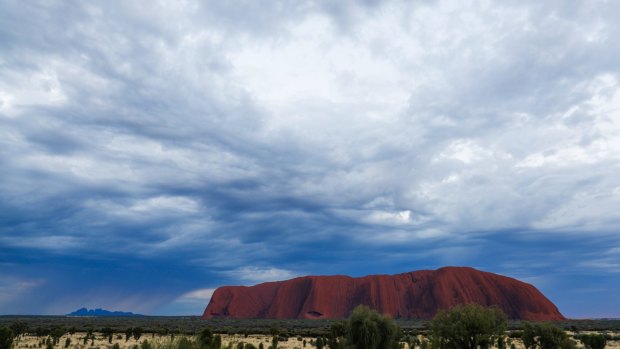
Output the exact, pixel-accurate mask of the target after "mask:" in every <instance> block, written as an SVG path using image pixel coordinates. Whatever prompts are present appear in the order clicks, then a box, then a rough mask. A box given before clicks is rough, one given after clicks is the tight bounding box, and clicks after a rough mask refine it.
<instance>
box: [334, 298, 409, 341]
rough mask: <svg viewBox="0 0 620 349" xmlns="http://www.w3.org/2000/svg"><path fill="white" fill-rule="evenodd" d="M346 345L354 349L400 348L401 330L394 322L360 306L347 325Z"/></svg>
mask: <svg viewBox="0 0 620 349" xmlns="http://www.w3.org/2000/svg"><path fill="white" fill-rule="evenodd" d="M346 332H347V333H346V343H347V345H348V346H350V347H351V348H353V349H393V348H397V347H398V340H397V339H398V337H399V336H400V328H399V327H398V326H397V325H396V323H394V320H392V319H390V318H388V317H386V316H383V315H380V314H379V313H377V312H376V311H374V310H371V309H370V308H368V307H366V306H363V305H358V306H357V307H356V308H355V309H353V312H352V313H351V316H349V319H348V320H347V325H346Z"/></svg>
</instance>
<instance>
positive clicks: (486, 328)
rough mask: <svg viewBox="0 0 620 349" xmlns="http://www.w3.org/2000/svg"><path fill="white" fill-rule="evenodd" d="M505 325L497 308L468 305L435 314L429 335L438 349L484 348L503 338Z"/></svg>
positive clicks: (503, 318)
mask: <svg viewBox="0 0 620 349" xmlns="http://www.w3.org/2000/svg"><path fill="white" fill-rule="evenodd" d="M507 324H508V321H507V319H506V315H505V314H504V313H503V312H502V311H501V310H500V309H499V308H497V307H490V308H485V307H483V306H481V305H478V304H473V303H472V304H467V305H457V306H456V307H454V308H451V309H448V310H441V311H439V312H438V313H437V315H435V317H434V318H433V320H432V321H431V334H432V337H433V338H432V339H433V340H434V342H435V345H437V346H438V348H439V349H477V348H488V347H489V346H491V345H492V344H493V342H495V340H496V339H497V338H500V337H503V336H504V332H505V331H506V328H507Z"/></svg>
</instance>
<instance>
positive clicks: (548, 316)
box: [202, 267, 565, 321]
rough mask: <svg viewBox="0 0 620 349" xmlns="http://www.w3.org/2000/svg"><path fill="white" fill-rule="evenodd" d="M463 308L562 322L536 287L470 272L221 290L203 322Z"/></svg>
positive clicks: (421, 314) (407, 314) (414, 314)
mask: <svg viewBox="0 0 620 349" xmlns="http://www.w3.org/2000/svg"><path fill="white" fill-rule="evenodd" d="M467 303H478V304H481V305H484V306H491V305H497V306H498V307H499V308H501V309H502V310H503V311H504V312H505V313H506V315H508V317H509V318H510V319H521V320H533V321H545V320H546V321H551V320H564V319H565V318H564V316H562V314H561V313H560V311H559V310H558V308H557V307H556V306H555V305H554V304H553V303H552V302H551V301H550V300H549V299H547V297H545V296H544V295H543V294H542V293H541V292H540V291H538V290H537V289H536V287H534V286H532V285H530V284H527V283H525V282H522V281H519V280H516V279H513V278H510V277H506V276H502V275H498V274H493V273H489V272H484V271H480V270H476V269H473V268H469V267H445V268H441V269H437V270H419V271H413V272H409V273H402V274H396V275H369V276H364V277H359V278H353V277H349V276H343V275H335V276H303V277H298V278H294V279H291V280H286V281H277V282H266V283H262V284H258V285H255V286H249V287H247V286H223V287H220V288H218V289H216V290H215V292H214V293H213V296H212V297H211V301H210V302H209V305H208V306H207V308H206V309H205V311H204V314H203V315H202V318H203V319H211V318H236V319H248V318H264V319H342V318H346V317H348V315H349V314H350V313H351V311H352V310H353V308H355V307H356V306H357V305H359V304H363V305H367V306H369V307H370V308H372V309H375V310H377V311H378V312H380V313H383V314H385V315H389V316H391V317H393V318H406V319H431V318H432V317H433V316H434V315H435V313H437V311H438V310H440V309H447V308H451V307H453V306H455V305H457V304H467Z"/></svg>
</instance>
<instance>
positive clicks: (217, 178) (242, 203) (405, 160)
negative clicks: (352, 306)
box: [0, 1, 620, 316]
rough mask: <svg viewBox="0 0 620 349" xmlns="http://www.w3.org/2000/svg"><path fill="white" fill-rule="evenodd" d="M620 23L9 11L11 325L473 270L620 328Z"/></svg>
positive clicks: (0, 99)
mask: <svg viewBox="0 0 620 349" xmlns="http://www.w3.org/2000/svg"><path fill="white" fill-rule="evenodd" d="M618 6H620V5H619V4H616V3H613V2H602V1H601V2H598V1H594V2H579V1H574V2H545V3H539V2H523V1H518V2H517V1H514V2H511V1H509V2H503V3H502V4H494V3H488V2H483V1H470V2H457V1H424V2H418V3H416V4H411V3H409V2H400V1H389V2H381V1H379V2H376V1H368V2H363V1H358V2H356V1H351V2H343V3H334V2H331V1H308V2H297V3H294V4H293V3H286V2H284V3H280V2H270V3H268V4H265V3H262V4H260V5H259V4H251V3H243V2H239V3H237V2H228V1H223V2H219V1H209V2H206V3H200V2H193V1H185V2H166V1H161V2H158V3H157V4H156V5H155V4H152V5H149V6H145V4H143V3H139V2H126V1H119V2H114V1H113V2H106V3H105V4H97V3H81V2H60V1H58V2H56V1H41V2H36V1H35V2H29V3H28V4H24V3H23V2H19V1H5V2H3V4H2V5H0V23H2V24H0V47H1V48H0V247H1V249H0V263H2V264H1V265H3V266H4V265H6V266H10V267H7V268H4V267H3V268H2V272H1V273H2V276H3V279H6V280H13V281H11V282H7V284H6V285H5V284H4V283H3V284H0V309H1V312H2V313H12V312H15V313H33V312H34V313H36V312H44V313H63V312H69V311H71V310H73V309H72V308H77V307H81V306H98V307H99V306H103V307H111V308H114V309H119V310H131V311H137V312H143V313H166V314H168V313H170V314H172V313H182V312H187V311H190V310H189V308H188V306H187V303H188V302H190V303H191V302H194V303H196V299H197V298H196V297H193V296H192V297H190V296H186V295H192V293H191V292H196V290H204V289H212V288H214V287H217V286H219V285H221V284H224V283H239V284H247V283H254V282H260V281H268V280H273V279H274V278H275V279H277V278H285V277H290V276H294V275H299V274H305V273H312V274H343V273H349V274H353V275H363V274H368V273H393V272H402V271H408V270H414V269H420V268H435V267H439V266H442V265H445V264H459V265H472V266H475V267H480V268H482V269H485V270H490V271H494V272H500V273H506V274H508V275H511V276H515V277H520V278H522V279H526V280H531V282H532V283H534V284H535V285H536V286H538V287H540V288H541V289H542V290H543V291H544V292H545V293H547V294H548V295H549V296H550V297H551V298H552V300H554V301H556V303H558V305H559V306H560V309H561V310H563V311H564V312H565V313H566V315H568V316H620V314H609V313H608V311H609V309H620V303H618V300H617V299H615V298H614V297H613V294H614V289H617V288H618V287H620V283H619V282H618V278H617V275H618V272H620V258H619V257H618V256H619V254H618V253H617V252H618V249H619V248H620V238H619V237H618V228H619V227H620V212H619V211H618V210H617V207H620V177H619V176H618V175H617V173H618V170H620V136H619V135H620V85H619V79H620V77H619V74H618V73H619V64H618V60H617V57H618V54H619V53H620V44H619V43H618V42H617V40H614V38H616V37H618V35H619V34H620V33H619V27H618V23H620V18H618V15H617V14H618V13H620V11H619V10H620V8H618ZM136 275H138V276H137V277H136ZM155 280H156V281H155ZM575 280H579V281H580V282H578V283H576V284H577V285H581V284H584V283H585V284H587V289H588V290H594V291H588V292H593V293H595V294H596V297H589V300H583V297H582V296H581V294H582V292H585V291H583V290H585V289H586V288H585V287H582V286H575V284H574V283H573V282H574V281H575ZM568 284H570V285H572V287H568V288H567V287H566V285H568ZM15 285H25V286H23V287H22V286H15ZM43 285H45V286H43ZM24 287H25V288H27V289H28V292H22V291H21V290H22V289H23V288H24ZM580 292H581V293H580ZM77 294H80V295H83V296H79V297H76V296H75V295H77ZM201 294H203V293H201ZM591 294H592V293H591ZM199 298H200V297H199ZM203 298H204V297H203ZM89 302H90V303H89ZM179 302H180V303H179ZM183 302H184V303H183ZM614 302H615V303H614ZM86 303H88V304H86ZM181 303H183V304H184V305H183V304H181ZM179 304H181V305H179ZM612 305H616V307H613V306H612ZM121 308H131V309H121ZM200 308H201V306H199V305H196V308H195V310H193V312H194V313H196V314H197V313H200V312H201V310H202V309H200ZM192 309H194V308H192Z"/></svg>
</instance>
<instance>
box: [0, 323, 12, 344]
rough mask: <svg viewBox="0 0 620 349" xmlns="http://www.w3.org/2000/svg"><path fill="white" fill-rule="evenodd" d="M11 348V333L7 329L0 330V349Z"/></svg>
mask: <svg viewBox="0 0 620 349" xmlns="http://www.w3.org/2000/svg"><path fill="white" fill-rule="evenodd" d="M11 346H13V331H11V329H9V328H7V327H1V328H0V349H11Z"/></svg>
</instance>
